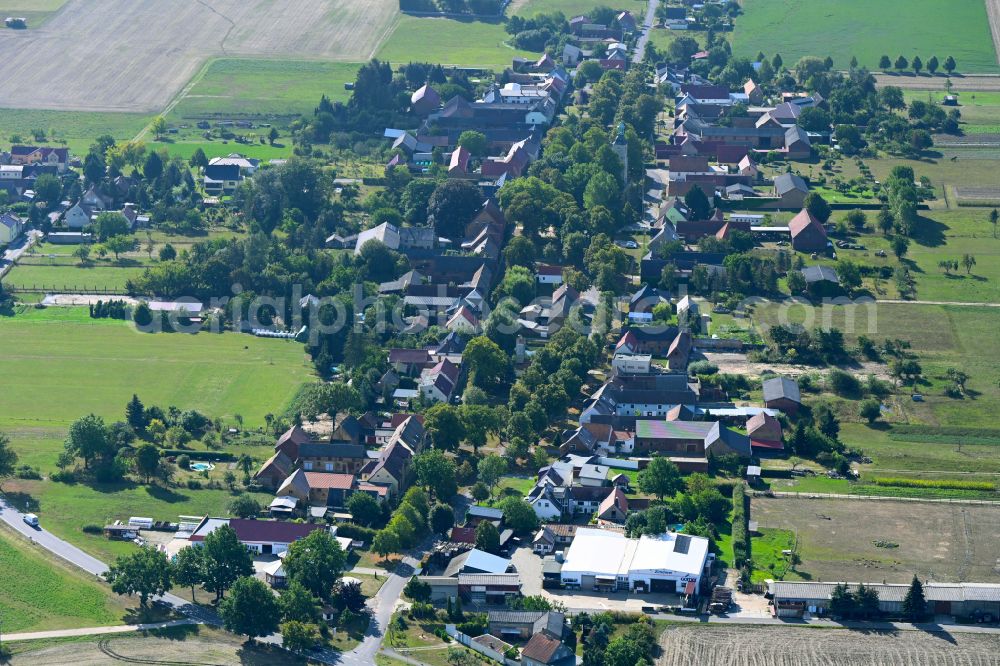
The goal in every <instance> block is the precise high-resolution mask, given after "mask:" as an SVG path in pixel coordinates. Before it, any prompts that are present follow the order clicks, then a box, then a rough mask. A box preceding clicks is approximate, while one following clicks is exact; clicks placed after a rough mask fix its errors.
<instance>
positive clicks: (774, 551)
mask: <svg viewBox="0 0 1000 666" xmlns="http://www.w3.org/2000/svg"><path fill="white" fill-rule="evenodd" d="M794 547H795V534H794V533H793V532H792V531H791V530H781V529H766V528H765V529H762V530H760V536H753V537H751V539H750V553H751V559H752V560H753V571H752V572H751V574H750V581H751V582H753V583H763V582H764V581H765V580H766V579H768V578H771V579H777V580H798V579H799V578H800V577H799V576H797V575H796V574H795V573H794V572H793V571H792V570H791V569H790V566H789V564H790V563H789V561H788V558H787V557H786V556H784V555H782V554H781V551H783V550H793V549H794Z"/></svg>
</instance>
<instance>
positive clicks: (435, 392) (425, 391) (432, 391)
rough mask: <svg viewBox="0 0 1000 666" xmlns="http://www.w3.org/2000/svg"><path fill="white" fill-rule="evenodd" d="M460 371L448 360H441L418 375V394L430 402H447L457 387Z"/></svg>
mask: <svg viewBox="0 0 1000 666" xmlns="http://www.w3.org/2000/svg"><path fill="white" fill-rule="evenodd" d="M461 371H462V369H461V368H460V367H459V366H457V365H455V364H454V363H452V362H451V361H450V360H449V359H447V358H446V359H443V360H442V361H441V362H440V363H438V364H437V365H435V366H434V367H432V368H428V369H427V370H424V371H423V373H421V375H420V394H421V395H422V396H424V398H425V399H427V400H430V401H432V402H448V401H449V400H451V396H452V393H454V391H455V387H456V386H457V385H458V376H459V375H460V374H461Z"/></svg>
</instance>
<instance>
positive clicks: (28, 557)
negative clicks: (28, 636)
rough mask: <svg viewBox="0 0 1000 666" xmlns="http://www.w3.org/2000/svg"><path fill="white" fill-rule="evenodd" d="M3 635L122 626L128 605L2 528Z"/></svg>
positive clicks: (0, 600) (0, 587) (0, 610)
mask: <svg viewBox="0 0 1000 666" xmlns="http://www.w3.org/2000/svg"><path fill="white" fill-rule="evenodd" d="M0 580H2V581H3V584H2V585H0V616H2V619H3V631H4V633H5V634H9V633H18V632H25V631H49V630H53V629H73V628H77V627H94V626H104V625H114V624H123V620H122V616H123V615H124V614H125V612H126V609H127V606H126V604H125V603H124V600H123V599H121V598H119V597H118V596H117V595H115V594H113V593H112V592H111V591H110V590H109V589H108V588H107V587H106V586H104V585H101V584H100V583H98V582H96V581H95V580H94V579H93V578H91V577H90V576H89V575H86V574H84V573H83V572H82V571H80V570H79V569H76V568H75V567H72V566H71V565H69V564H68V563H66V562H63V561H62V560H59V559H57V558H55V557H54V556H52V555H49V554H48V553H47V552H46V551H44V550H43V549H41V548H39V547H37V546H34V545H32V544H29V543H28V541H27V539H25V538H24V537H22V536H21V535H20V534H17V533H15V532H14V531H13V530H11V529H10V528H8V527H7V526H6V525H4V526H3V527H0Z"/></svg>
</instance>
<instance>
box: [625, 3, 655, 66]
mask: <svg viewBox="0 0 1000 666" xmlns="http://www.w3.org/2000/svg"><path fill="white" fill-rule="evenodd" d="M659 6H660V0H649V7H648V8H647V9H646V18H645V20H643V22H642V34H641V35H639V40H638V41H637V42H636V43H635V54H634V55H633V56H632V62H634V63H636V64H638V63H640V62H642V58H643V56H645V55H646V42H648V41H649V31H650V30H652V29H653V22H654V21H655V20H656V9H657V7H659Z"/></svg>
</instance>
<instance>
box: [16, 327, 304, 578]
mask: <svg viewBox="0 0 1000 666" xmlns="http://www.w3.org/2000/svg"><path fill="white" fill-rule="evenodd" d="M0 339H3V341H4V342H5V343H6V344H5V345H4V346H3V349H2V351H0V364H2V366H3V368H4V382H5V385H7V386H9V387H11V388H10V390H5V391H4V393H3V396H4V399H3V400H2V401H0V430H3V431H4V432H6V433H7V434H9V435H10V436H11V439H12V441H13V445H14V449H15V450H16V451H17V452H18V455H19V456H20V462H21V463H23V464H27V465H30V466H32V467H36V468H38V469H39V470H41V472H42V474H43V475H45V476H47V475H48V474H51V473H52V472H53V471H55V463H56V459H57V457H58V455H59V453H60V452H61V451H62V446H63V440H64V439H65V437H66V429H67V427H68V426H69V424H70V423H72V422H73V421H74V420H76V419H77V418H79V417H80V416H83V415H85V414H88V413H91V412H93V413H96V414H98V415H100V416H103V417H104V418H105V419H106V420H107V421H109V422H110V421H114V420H119V419H121V418H122V414H123V410H124V406H125V403H126V402H127V401H128V400H129V398H130V397H131V396H132V394H133V393H137V394H138V395H140V396H141V397H142V399H143V401H144V402H145V403H146V404H147V405H153V404H155V405H159V406H161V407H163V408H166V407H169V406H171V405H174V406H176V407H178V408H179V409H182V410H183V409H198V410H200V411H202V412H203V413H205V414H207V415H208V416H210V417H213V418H214V417H221V418H223V419H226V420H228V421H230V422H232V418H233V416H234V415H235V414H241V415H243V416H244V418H245V419H246V424H247V426H252V427H256V426H259V425H262V424H263V422H264V415H265V414H267V413H275V414H280V413H281V412H282V411H283V410H284V409H285V407H286V406H287V405H288V403H289V402H290V400H291V399H292V397H293V396H294V394H295V391H296V390H297V389H298V387H299V386H300V385H301V384H302V383H303V382H305V381H308V379H309V378H310V377H311V376H312V371H311V369H310V367H309V365H308V364H307V362H306V360H305V355H304V352H303V349H302V347H301V346H300V345H298V344H296V343H292V342H287V341H279V340H267V339H263V338H255V337H252V336H248V335H237V334H232V333H226V334H222V335H213V334H209V333H200V334H197V335H181V334H141V333H137V332H136V331H135V330H134V329H133V328H132V326H131V324H129V323H126V322H121V321H116V320H108V319H100V320H95V319H90V318H89V316H88V314H87V311H86V310H85V309H83V308H65V309H63V308H49V309H41V310H36V309H29V310H27V311H26V312H24V313H21V314H18V315H16V316H14V317H4V318H0ZM224 451H225V452H227V453H231V454H233V455H239V454H241V453H248V454H250V455H251V457H253V458H255V459H256V460H258V461H260V460H264V459H265V458H266V457H267V456H268V454H269V453H270V449H269V448H267V447H261V446H251V445H238V446H236V445H234V446H229V447H227V448H226V449H224ZM225 469H226V465H225V464H220V465H217V466H216V469H215V470H214V471H213V472H212V475H211V478H212V479H214V480H215V481H221V479H222V476H223V474H224V472H225ZM176 477H177V480H178V481H179V482H181V485H179V486H178V487H177V488H171V489H164V488H162V487H159V486H154V487H146V486H141V485H137V484H134V483H131V482H126V483H119V484H106V485H86V484H63V483H55V482H52V481H51V480H47V479H46V480H43V481H22V480H18V479H11V480H8V481H7V482H6V483H5V486H4V487H5V489H6V490H7V491H8V493H9V494H10V495H11V497H12V498H13V499H14V500H15V501H16V502H23V501H25V500H30V501H31V502H32V508H33V509H35V510H36V511H37V513H39V515H40V516H42V517H43V520H44V521H45V525H46V527H47V528H50V529H52V531H53V532H55V533H56V534H58V535H59V536H61V537H63V538H66V539H68V540H69V541H71V542H73V543H75V544H77V545H79V546H81V547H83V548H84V549H86V550H87V551H89V552H92V553H94V554H95V555H97V556H98V557H103V558H105V559H111V558H113V557H114V556H115V555H117V554H120V553H122V552H125V551H127V550H128V549H130V548H131V547H132V546H131V545H129V544H122V543H115V542H109V541H107V540H105V539H104V538H103V537H101V536H92V535H87V534H84V533H83V532H82V531H81V528H82V527H83V526H84V525H88V524H89V525H104V524H106V522H107V521H109V520H114V519H118V518H126V519H127V518H128V517H129V516H135V515H142V516H151V517H155V518H156V519H158V520H171V521H176V520H177V516H178V515H181V514H187V515H206V514H218V513H223V512H225V510H226V506H227V504H228V503H229V500H230V492H229V491H228V490H225V489H208V488H206V489H189V488H187V487H186V480H187V479H188V478H198V477H197V475H195V474H192V473H190V472H181V471H179V470H178V471H177V473H176ZM202 483H203V484H207V480H202ZM220 485H221V484H220ZM259 499H261V500H266V499H267V498H266V497H265V496H263V495H262V496H260V498H259Z"/></svg>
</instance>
